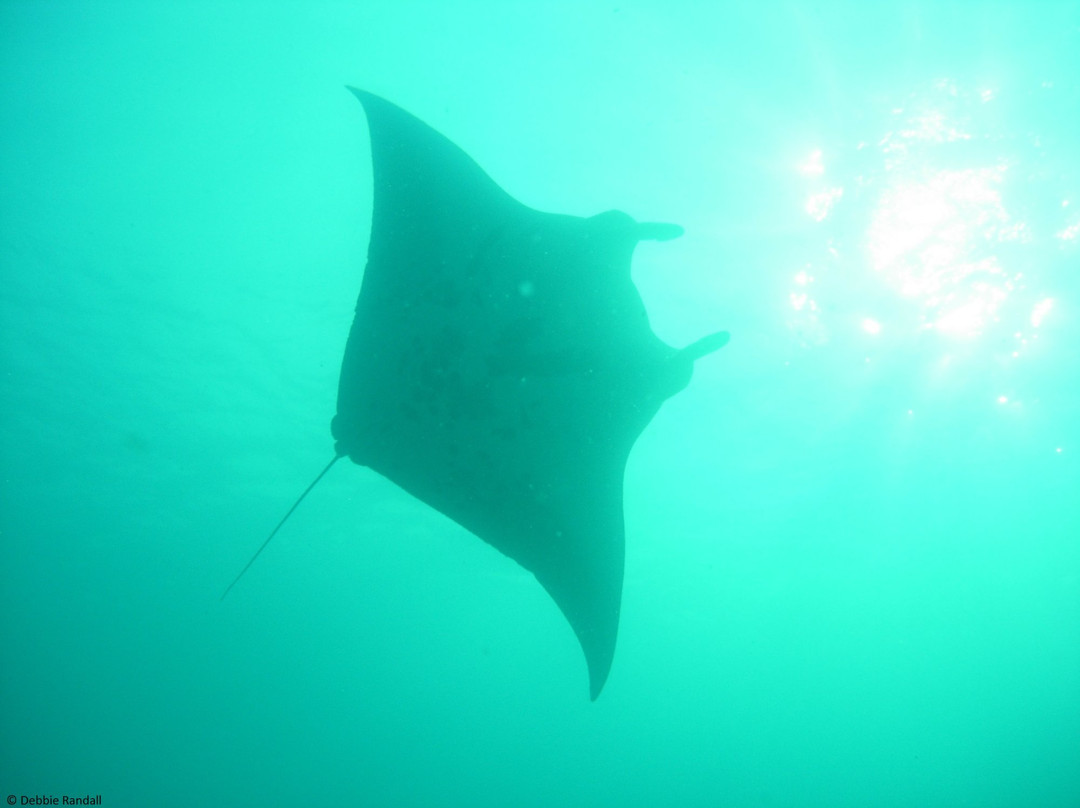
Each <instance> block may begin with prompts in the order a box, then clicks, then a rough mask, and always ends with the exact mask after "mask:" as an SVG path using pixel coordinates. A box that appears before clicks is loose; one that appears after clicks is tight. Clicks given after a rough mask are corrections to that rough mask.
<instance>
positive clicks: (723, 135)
mask: <svg viewBox="0 0 1080 808" xmlns="http://www.w3.org/2000/svg"><path fill="white" fill-rule="evenodd" d="M1078 77H1080V5H1078V4H1077V3H1060V4H1054V3H1019V2H1017V3H1013V4H992V5H991V4H976V3H959V4H953V5H949V4H936V3H935V4H924V5H911V4H902V5H899V6H892V5H889V6H886V5H884V4H882V5H881V6H880V8H878V7H876V6H875V7H874V8H873V9H872V10H871V9H868V8H866V7H865V6H864V5H854V4H852V5H843V4H815V5H810V4H799V3H793V4H784V5H781V4H771V3H764V4H747V5H746V6H745V7H740V6H734V5H732V6H728V5H726V4H707V3H693V4H691V3H605V4H599V3H588V2H581V3H570V2H565V3H526V2H522V3H513V2H510V3H495V2H474V3H438V4H437V3H434V2H432V3H417V2H401V3H370V4H360V3H341V4H321V3H310V4H300V3H296V4H292V3H280V4H273V3H264V4H249V5H241V4H233V3H219V4H206V5H201V4H175V5H174V4H168V5H166V4H161V5H150V4H143V3H139V4H131V5H124V4H120V3H100V4H94V3H79V2H71V3H44V2H42V3H13V2H5V3H3V4H2V5H0V110H2V112H0V116H2V118H0V120H2V128H0V271H2V279H0V280H2V283H0V329H2V330H0V363H2V364H0V402H2V404H0V407H2V410H0V411H2V413H3V418H2V420H0V436H2V438H0V484H2V488H0V553H2V555H0V568H2V570H3V586H2V588H0V597H2V602H0V630H2V634H0V641H2V643H3V649H4V653H3V657H2V660H3V661H2V664H0V700H2V701H0V708H2V713H0V716H2V718H0V796H3V795H8V794H10V795H13V796H14V797H15V798H16V803H17V804H22V803H21V802H20V800H21V798H22V797H24V796H25V797H28V798H33V797H34V796H50V795H51V796H58V797H61V796H63V795H71V796H86V795H91V796H94V795H98V794H100V795H101V804H102V805H105V806H188V805H200V804H201V805H236V806H240V805H299V804H311V805H363V806H414V805H415V806H509V805H513V806H549V805H572V806H655V805H672V806H675V805H678V806H699V805H701V806H706V805H707V806H795V807H796V808H798V807H800V806H853V807H858V806H942V808H952V807H953V806H978V807H979V808H982V807H983V806H1002V807H1003V808H1006V807H1007V808H1012V807H1014V806H1033V807H1038V808H1041V807H1042V806H1076V805H1080V493H1078V492H1080V466H1078V463H1080V460H1078V459H1080V375H1078V372H1080V359H1078V355H1077V352H1076V349H1075V346H1076V344H1077V338H1078V336H1080V333H1078V332H1080V329H1078V322H1080V125H1078V123H1080V79H1078ZM346 84H352V85H356V86H359V87H363V88H365V89H368V90H370V91H372V92H376V93H378V94H380V95H382V96H385V97H386V98H389V99H390V100H392V101H394V102H395V103H398V104H400V105H401V106H403V107H405V108H406V109H408V110H410V111H412V112H413V113H415V114H417V115H418V116H420V117H421V118H423V119H424V120H426V121H427V122H429V123H430V124H432V125H433V126H435V127H436V128H438V129H439V130H440V131H442V132H443V133H445V134H446V135H447V136H449V137H450V138H452V139H453V140H454V141H455V142H456V143H458V144H459V145H461V146H462V147H463V148H464V149H466V151H468V152H469V153H470V154H471V155H472V156H474V157H475V158H476V159H477V160H478V161H479V162H480V163H481V165H483V166H484V167H485V168H486V169H487V170H488V171H489V173H490V174H491V175H492V176H493V177H494V178H495V179H496V180H497V181H498V182H499V183H500V184H501V185H502V186H503V187H504V188H505V189H507V190H508V191H509V192H510V193H512V194H513V195H514V196H516V197H517V198H519V199H521V200H522V201H523V202H525V203H527V204H529V205H532V206H534V207H537V208H540V209H542V210H551V211H557V212H563V213H571V214H575V215H592V214H594V213H597V212H600V211H603V210H607V209H609V208H618V209H620V210H624V211H626V212H628V213H630V214H631V215H633V216H634V217H635V218H637V219H639V220H646V221H648V220H656V221H671V222H678V223H679V224H681V225H683V226H684V227H685V228H686V235H685V236H683V237H682V238H681V239H679V240H677V241H673V242H668V243H663V244H652V243H645V244H642V245H641V246H640V247H639V249H638V251H637V253H636V255H635V260H634V279H635V281H636V283H637V285H638V287H639V289H640V290H641V293H642V296H643V297H644V299H645V302H646V305H647V307H648V309H649V313H650V318H651V321H652V324H653V327H654V329H655V330H656V332H657V333H658V334H659V335H660V336H661V337H662V338H664V339H665V340H667V341H668V342H670V343H671V344H673V345H676V346H683V345H686V344H688V343H690V342H692V341H693V340H694V339H697V338H698V337H699V336H701V335H702V334H703V333H707V332H709V331H713V330H716V329H719V328H723V329H727V330H729V331H730V332H731V334H732V340H731V343H730V344H729V345H728V346H727V347H725V348H724V349H723V350H722V351H720V352H719V353H717V354H715V355H713V356H710V357H707V358H706V359H703V360H701V361H700V362H699V363H698V366H697V370H696V373H695V377H694V380H693V382H692V383H691V385H690V387H689V388H688V389H687V390H686V391H684V392H683V393H681V394H680V395H679V396H677V397H676V398H674V399H672V400H671V401H669V402H668V403H667V404H666V405H665V407H664V409H663V410H662V411H661V412H660V414H659V415H658V416H657V417H656V419H655V420H654V421H653V423H652V424H651V426H650V427H649V428H648V430H647V431H646V432H645V434H644V435H643V436H642V438H641V439H640V440H639V442H638V444H637V445H636V447H635V449H634V452H633V454H632V455H631V458H630V463H629V466H628V468H627V473H626V504H625V511H626V521H627V565H626V585H625V590H624V598H623V609H622V622H621V629H620V635H619V643H618V647H617V651H616V655H615V662H614V666H613V668H612V672H611V677H610V679H609V681H608V683H607V686H606V688H605V690H604V693H603V695H602V696H601V697H600V699H599V700H598V701H597V702H595V703H590V701H589V699H588V690H587V679H586V673H585V666H584V662H583V660H582V658H581V652H580V649H579V648H578V646H577V643H576V641H575V640H574V637H573V634H572V632H571V631H570V630H569V628H568V626H567V625H566V623H565V621H564V620H563V618H562V616H561V615H560V614H559V613H558V611H557V610H556V608H555V607H554V605H553V603H552V602H551V600H550V598H548V597H547V595H546V594H545V593H544V592H543V590H542V589H541V588H540V587H539V586H538V585H537V584H536V582H535V581H534V580H533V579H532V578H531V576H530V575H529V574H528V573H526V572H523V571H522V570H521V569H519V568H518V567H516V566H514V565H513V564H512V563H511V562H509V561H508V560H507V559H505V558H504V557H503V556H501V555H499V554H498V553H497V552H495V551H494V550H492V549H491V548H489V547H488V546H486V545H484V544H483V543H482V542H480V541H478V540H477V539H475V538H473V537H471V536H470V535H468V534H467V533H465V532H464V531H463V530H462V529H460V528H458V527H457V526H456V525H454V524H453V523H452V522H450V521H449V520H447V519H446V518H445V517H442V516H441V515H439V514H438V513H436V512H434V511H432V510H431V509H429V508H427V507H425V506H423V505H421V504H420V503H418V502H417V501H416V500H414V499H412V498H410V497H409V496H408V495H406V494H404V493H403V492H401V491H400V490H398V489H396V488H395V487H394V486H393V485H392V484H391V483H389V482H387V481H386V480H384V479H382V478H380V477H379V476H378V475H376V474H375V473H373V472H371V471H370V470H366V469H363V468H360V467H358V466H354V465H352V464H338V466H337V467H335V468H334V469H333V470H332V472H331V473H330V474H329V475H328V476H327V478H326V479H325V480H324V481H323V482H322V483H321V484H320V486H319V487H318V488H317V489H316V490H315V491H314V492H313V493H312V495H311V496H310V497H309V498H308V500H307V501H306V502H305V503H304V505H303V506H302V508H301V509H300V510H298V511H297V513H296V514H295V516H294V517H293V519H292V521H290V523H289V525H288V526H287V528H286V529H285V530H283V531H282V532H281V533H280V534H279V535H278V537H277V538H276V539H275V540H274V543H273V544H271V545H270V547H269V548H268V549H267V551H266V552H265V553H264V554H263V555H262V556H261V557H260V559H259V561H258V563H257V564H256V565H255V566H254V567H253V568H252V569H251V571H250V572H249V573H248V574H247V576H246V577H245V578H244V579H243V581H242V583H241V585H238V586H237V588H236V589H235V590H234V591H233V593H232V594H230V596H229V598H228V599H226V600H225V601H224V602H221V601H219V596H220V593H221V591H222V589H223V588H224V587H225V586H226V585H227V584H228V582H229V581H230V580H232V578H233V576H234V575H235V574H236V573H237V572H238V571H239V569H240V568H241V567H242V566H243V564H244V563H245V562H246V561H247V558H248V557H249V555H250V554H251V552H253V551H254V550H255V548H256V547H257V546H258V544H259V542H261V541H262V539H263V538H264V537H265V535H266V533H267V532H268V530H269V529H270V528H271V527H273V525H274V524H275V523H276V522H277V520H278V519H279V518H280V516H281V514H282V513H283V512H284V510H285V509H286V508H287V507H288V505H289V504H290V502H291V501H292V500H293V499H294V498H295V496H296V495H297V494H298V493H299V492H300V491H302V490H303V488H304V486H306V485H307V483H308V482H309V481H310V479H311V478H312V477H313V476H314V475H315V474H316V473H317V471H318V470H319V469H320V468H321V467H322V466H323V465H324V464H325V463H326V461H327V460H329V458H330V456H331V454H332V441H331V438H330V434H329V419H330V417H331V416H332V414H333V412H334V408H335V396H336V385H337V373H338V368H339V363H340V357H341V351H342V348H343V345H344V340H345V337H346V335H347V333H348V329H349V326H350V323H351V320H352V309H353V305H354V303H355V299H356V293H357V290H358V288H359V282H360V278H361V272H362V268H363V263H364V256H365V251H366V247H367V237H368V232H367V229H368V222H369V221H370V204H371V202H370V194H371V167H370V162H369V161H370V157H369V152H368V142H367V130H366V124H365V120H364V116H363V113H362V110H361V108H360V106H359V104H357V103H356V100H355V99H354V98H353V97H352V96H351V95H350V94H349V93H348V92H347V91H346V90H345V89H344V85H346Z"/></svg>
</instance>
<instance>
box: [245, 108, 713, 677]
mask: <svg viewBox="0 0 1080 808" xmlns="http://www.w3.org/2000/svg"><path fill="white" fill-rule="evenodd" d="M350 89H352V88H350ZM352 92H353V93H354V94H355V95H356V97H357V98H358V99H359V100H360V102H361V103H362V104H363V107H364V110H365V113H366V115H367V120H368V127H369V130H370V133H371V153H372V163H373V171H374V203H373V213H372V224H371V241H370V245H369V247H368V260H367V266H366V268H365V270H364V275H363V281H362V284H361V289H360V295H359V299H358V301H357V304H356V318H355V320H354V322H353V325H352V329H351V331H350V333H349V337H348V342H347V345H346V348H345V356H344V360H343V362H342V365H341V376H340V385H339V389H338V400H337V414H336V415H335V416H334V418H333V421H332V432H333V436H334V438H335V440H336V445H335V453H336V454H335V460H336V459H338V458H340V457H343V456H347V457H349V458H350V459H351V460H352V461H353V462H355V463H358V464H360V465H362V466H367V467H369V468H371V469H374V470H375V471H377V472H379V473H380V474H382V475H384V476H386V477H387V478H389V479H390V480H392V481H393V482H395V483H396V484H397V485H399V486H401V488H403V489H405V490H406V491H408V492H409V493H410V494H412V495H413V496H415V497H416V498H417V499H419V500H422V501H423V502H425V503H427V504H428V505H430V506H431V507H433V508H435V509H436V510H438V511H440V512H442V513H443V514H445V515H446V516H448V517H450V518H451V519H453V520H454V521H455V522H457V523H458V524H460V525H461V526H463V527H464V528H466V529H467V530H468V531H470V532H471V533H473V534H475V535H476V536H478V537H479V538H481V539H483V540H484V541H485V542H487V543H488V544H490V545H491V546H493V547H495V548H497V549H498V550H500V551H501V552H503V553H505V554H506V555H507V556H509V557H510V558H512V559H513V560H514V561H516V562H517V563H518V564H520V565H521V566H522V567H524V568H525V569H527V570H529V571H530V572H532V573H533V574H534V575H535V576H536V579H537V580H538V581H539V582H540V584H541V585H543V587H544V588H545V589H546V590H547V592H548V593H549V594H550V595H551V597H552V598H553V599H554V601H555V603H556V604H557V605H558V607H559V609H560V610H561V611H562V613H563V614H564V615H565V617H566V619H567V620H568V621H569V623H570V626H571V627H572V628H573V630H574V632H575V634H576V635H577V638H578V641H579V642H580V644H581V648H582V650H583V651H584V653H585V659H586V661H587V664H588V669H589V682H590V694H591V697H592V698H593V699H595V698H596V697H597V696H598V695H599V694H600V691H601V689H602V688H603V686H604V683H605V681H606V680H607V677H608V672H609V670H610V668H611V663H612V658H613V655H614V652H615V638H616V634H617V632H618V625H619V607H620V601H621V597H622V582H623V558H624V526H623V476H624V471H625V467H626V461H627V458H628V457H629V454H630V450H631V448H632V447H633V445H634V442H635V441H636V440H637V438H638V436H639V435H640V434H641V432H642V431H643V430H644V429H645V427H646V426H647V425H648V423H649V421H650V420H651V419H652V417H653V416H654V415H655V414H656V412H657V411H658V410H659V408H660V406H661V405H662V404H663V402H664V401H665V400H666V399H667V398H669V397H670V396H672V395H674V394H675V393H677V392H679V391H680V390H682V389H683V388H684V387H685V386H686V385H687V384H688V382H689V380H690V376H691V373H692V371H693V365H694V361H695V360H696V359H698V358H699V357H701V356H703V355H705V354H707V353H709V352H711V351H714V350H716V349H717V348H719V347H721V346H722V345H723V344H725V343H726V342H727V339H728V335H727V333H726V332H718V333H716V334H711V335H709V336H707V337H704V338H703V339H701V340H698V341H697V342H695V343H694V344H692V345H691V346H689V347H688V348H684V349H682V350H678V349H675V348H673V347H671V346H669V345H667V344H666V343H664V342H663V341H661V340H660V339H659V338H658V337H657V336H656V335H655V334H654V333H653V331H652V329H651V328H650V326H649V322H648V317H647V315H646V312H645V307H644V304H643V303H642V300H641V297H640V295H639V294H638V292H637V289H636V288H635V286H634V284H633V282H632V280H631V277H630V262H631V256H632V254H633V251H634V247H635V245H636V244H637V242H638V241H641V240H643V239H652V240H666V239H669V238H673V237H675V236H678V235H680V234H681V232H682V229H681V228H679V227H678V226H676V225H670V224H658V223H638V222H636V221H634V220H633V219H632V218H631V217H630V216H628V215H626V214H625V213H621V212H618V211H609V212H606V213H601V214H599V215H597V216H593V217H590V218H580V217H576V216H565V215H559V214H552V213H543V212H540V211H537V210H534V209H532V208H529V207H527V206H526V205H524V204H522V203H520V202H518V201H517V200H515V199H514V198H513V197H511V196H510V195H509V194H507V193H506V192H505V191H503V190H502V189H501V188H500V187H499V186H498V185H497V184H496V183H495V182H494V181H493V180H492V179H491V178H490V177H489V176H488V175H487V174H486V173H485V172H484V171H483V170H482V169H481V168H480V166H479V165H477V164H476V163H475V162H474V161H473V160H472V159H471V158H470V157H469V156H468V155H466V154H465V152H463V151H462V150H461V149H459V148H458V147H457V146H455V145H454V144H453V143H452V142H450V141H449V140H448V139H446V138H445V137H443V136H442V135H441V134H439V133H438V132H436V131H435V130H434V129H432V128H430V127H429V126H427V125H426V124H424V123H423V122H421V121H420V120H418V119H417V118H415V117H413V116H412V115H410V114H409V113H407V112H405V111H404V110H402V109H400V108H399V107H397V106H395V105H393V104H391V103H390V102H388V101H386V100H384V99H382V98H380V97H378V96H375V95H372V94H371V93H367V92H364V91H361V90H357V89H352ZM330 465H333V461H332V462H331V464H330ZM329 467H330V466H327V468H326V469H324V470H323V474H325V473H326V470H328V469H329ZM321 477H322V475H321V474H320V475H319V477H318V478H316V480H315V482H314V483H312V486H311V487H314V485H315V483H317V482H318V480H319V479H321ZM311 487H309V488H308V490H309V491H310V490H311ZM306 493H307V492H305V494H306ZM301 499H303V496H301ZM299 501H300V500H298V501H297V504H298V503H299ZM293 507H294V508H295V505H294V506H293ZM291 512H292V511H291V510H290V513H291ZM287 518H288V514H287V515H286V519H287ZM283 522H284V520H282V523H283ZM279 527H280V524H279ZM275 532H276V529H275ZM272 536H273V534H271V537H272ZM268 542H269V538H268V539H267V540H266V543H268ZM266 543H264V545H263V546H264V547H265V544H266ZM260 551H261V548H260ZM256 555H258V553H256ZM252 560H254V557H253V559H252ZM249 566H250V562H249ZM246 569H247V568H246V567H245V570H246ZM242 574H243V572H241V575H242ZM237 577H238V578H239V576H237ZM234 583H235V581H234Z"/></svg>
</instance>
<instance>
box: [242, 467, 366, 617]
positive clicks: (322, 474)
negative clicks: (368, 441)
mask: <svg viewBox="0 0 1080 808" xmlns="http://www.w3.org/2000/svg"><path fill="white" fill-rule="evenodd" d="M344 456H345V455H341V454H337V455H334V459H333V460H331V461H330V462H329V463H327V464H326V467H325V468H324V469H323V470H322V471H320V472H319V476H318V477H316V478H315V479H314V480H312V481H311V485H309V486H308V487H307V488H305V489H304V493H302V494H301V495H300V497H299V498H298V499H297V500H296V502H294V503H293V506H292V507H291V508H289V512H288V513H287V514H285V515H284V516H283V517H281V521H280V522H278V523H277V527H275V528H274V529H273V530H271V531H270V535H269V536H267V537H266V541H264V542H263V543H262V545H261V546H260V547H259V549H258V550H256V551H255V555H253V556H252V557H251V558H250V559H249V560H248V563H247V564H245V565H244V568H243V569H242V570H240V574H239V575H237V576H236V577H235V578H233V582H232V583H231V584H229V585H228V586H227V587H226V588H225V591H224V592H222V593H221V599H222V600H225V596H226V595H228V594H229V591H230V590H231V589H232V588H233V587H234V586H236V582H237V581H239V580H240V579H241V578H243V577H244V573H245V572H247V571H248V570H249V569H250V568H251V565H252V564H254V563H255V559H256V558H258V557H259V553H261V552H262V551H263V550H265V549H266V545H268V544H269V543H270V539H272V538H274V536H275V534H277V532H278V531H279V530H281V526H282V525H283V524H285V522H287V521H288V519H289V517H290V516H292V515H293V511H295V510H296V508H297V506H299V505H300V503H301V502H303V501H304V497H306V496H307V495H308V494H310V493H311V489H312V488H314V487H315V486H316V485H318V484H319V480H321V479H322V478H323V477H325V476H326V472H328V471H330V469H331V468H332V467H333V465H334V464H335V463H336V462H338V461H339V460H340V459H341V458H343V457H344Z"/></svg>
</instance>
